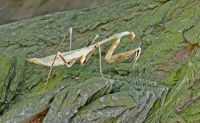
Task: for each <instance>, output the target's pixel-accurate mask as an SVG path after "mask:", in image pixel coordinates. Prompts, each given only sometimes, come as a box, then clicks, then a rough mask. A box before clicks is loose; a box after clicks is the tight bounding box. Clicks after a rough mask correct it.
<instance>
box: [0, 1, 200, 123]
mask: <svg viewBox="0 0 200 123" xmlns="http://www.w3.org/2000/svg"><path fill="white" fill-rule="evenodd" d="M199 5H200V2H199V1H198V0H193V1H192V2H191V1H187V0H181V1H173V0H155V1H154V0H151V1H146V0H142V1H132V0H121V1H119V2H117V3H115V4H113V5H110V6H106V7H101V8H96V9H84V10H78V11H68V12H61V13H56V14H50V15H45V16H41V17H36V18H33V19H29V20H25V21H21V22H16V23H12V24H8V25H2V26H0V39H1V40H0V94H1V95H0V103H1V105H0V113H1V114H0V122H3V123H4V122H8V123H9V122H11V123H12V122H48V123H49V122H58V123H59V122H60V123H62V122H85V123H86V122H87V123H88V122H95V123H96V122H99V123H107V122H136V123H141V122H147V123H148V122H151V123H155V122H163V123H166V122H170V123H172V122H200V108H199V106H200V100H199V99H200V95H199V93H200V72H199V69H200V64H199V63H200V50H199V45H200V36H199V34H200V30H199V28H200V21H199V20H200V13H199V11H200V8H199ZM70 27H73V30H74V31H73V43H72V47H73V49H78V48H82V47H85V46H87V45H88V44H90V43H91V41H92V39H93V38H94V37H95V35H96V34H99V35H100V38H99V39H98V40H101V39H104V38H106V37H108V36H109V35H112V34H114V33H117V32H122V31H133V32H135V34H136V38H135V39H134V41H129V40H128V39H127V38H123V40H122V41H121V44H120V46H119V47H118V49H117V51H116V52H117V53H119V52H125V51H128V50H131V49H134V48H136V47H138V46H141V48H142V54H141V56H140V58H139V60H138V61H137V62H136V64H134V63H133V62H130V61H120V62H115V63H111V64H107V63H105V62H103V60H102V63H103V73H104V76H105V78H106V79H102V78H101V77H100V74H99V55H98V51H95V52H94V54H93V55H92V57H91V58H90V59H89V61H88V63H87V64H86V65H80V64H79V63H78V62H77V63H76V64H75V65H74V66H72V67H71V68H66V67H65V66H60V67H55V68H54V70H53V73H52V75H51V79H50V80H49V82H48V85H47V88H45V80H46V77H47V73H48V70H49V68H47V67H43V66H40V65H35V64H31V63H28V62H26V60H25V59H26V58H30V57H44V56H47V55H50V54H55V53H56V48H57V46H58V45H59V42H60V41H61V39H62V38H63V37H64V35H65V34H66V33H67V32H68V29H69V28H70ZM110 45H111V44H109V43H108V44H106V45H104V46H102V57H104V56H105V53H106V52H107V50H108V48H109V46H110ZM68 50H69V42H68V41H66V42H65V43H64V44H62V46H61V51H68Z"/></svg>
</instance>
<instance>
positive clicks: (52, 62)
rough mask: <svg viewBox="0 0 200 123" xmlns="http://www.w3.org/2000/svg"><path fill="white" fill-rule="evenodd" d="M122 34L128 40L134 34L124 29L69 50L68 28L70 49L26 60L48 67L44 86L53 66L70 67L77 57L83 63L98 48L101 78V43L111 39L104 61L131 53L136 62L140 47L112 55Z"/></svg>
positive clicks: (128, 55)
mask: <svg viewBox="0 0 200 123" xmlns="http://www.w3.org/2000/svg"><path fill="white" fill-rule="evenodd" d="M124 36H127V37H128V38H129V39H130V40H133V39H134V38H135V34H134V33H133V32H128V31H126V32H121V33H116V34H114V35H112V36H110V37H108V38H106V39H104V40H102V41H99V42H97V43H94V44H91V45H89V46H88V47H84V48H81V49H76V50H71V37H72V28H70V51H68V52H62V53H61V52H60V51H59V50H58V51H57V53H56V54H54V55H50V56H46V57H43V58H28V59H27V60H28V61H29V62H31V63H34V64H39V65H43V66H47V67H50V70H49V73H48V77H47V80H46V84H45V86H46V85H47V82H48V80H49V78H50V75H51V72H52V69H53V67H54V66H60V65H66V66H67V67H68V68H70V67H71V66H73V65H74V63H75V62H76V61H77V60H79V59H80V63H81V64H84V63H86V62H87V61H88V59H89V58H90V56H91V55H92V53H93V52H94V51H95V49H96V48H99V58H100V62H99V64H100V74H101V76H102V78H104V76H103V72H102V67H101V45H103V44H105V43H107V42H110V41H112V46H111V47H110V49H109V50H108V52H107V53H106V56H105V61H106V62H107V63H112V62H115V61H120V60H126V59H128V58H130V57H132V56H133V55H134V56H135V57H134V61H135V62H136V61H137V60H138V58H139V56H140V53H141V48H140V47H138V48H136V49H133V50H130V51H127V52H123V53H119V54H115V55H113V52H114V50H115V49H116V48H117V46H118V45H119V43H120V41H121V38H122V37H124ZM65 37H66V36H65ZM97 37H98V36H96V37H95V39H96V38H97ZM95 39H94V40H95ZM63 40H64V39H63ZM94 40H93V41H94ZM93 41H92V42H93Z"/></svg>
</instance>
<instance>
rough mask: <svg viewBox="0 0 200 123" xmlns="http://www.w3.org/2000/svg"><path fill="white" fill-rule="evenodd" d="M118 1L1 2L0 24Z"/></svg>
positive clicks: (39, 0)
mask: <svg viewBox="0 0 200 123" xmlns="http://www.w3.org/2000/svg"><path fill="white" fill-rule="evenodd" d="M112 2H116V0H0V24H5V23H10V22H14V21H19V20H22V19H27V18H31V17H34V16H39V15H44V14H47V13H53V12H58V11H65V10H74V9H82V8H93V7H97V6H103V5H106V4H111V3H112Z"/></svg>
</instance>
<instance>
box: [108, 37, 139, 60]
mask: <svg viewBox="0 0 200 123" xmlns="http://www.w3.org/2000/svg"><path fill="white" fill-rule="evenodd" d="M119 43H120V38H117V39H115V40H114V41H113V44H112V46H111V47H110V49H109V50H108V52H107V54H106V56H105V60H106V62H108V63H111V62H115V61H119V60H126V59H128V58H130V57H131V56H132V55H133V54H135V58H134V61H137V59H138V58H139V56H140V53H141V48H140V47H138V48H136V49H133V50H131V51H127V52H123V53H119V54H116V55H113V52H114V50H115V49H116V48H117V46H118V45H119Z"/></svg>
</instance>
